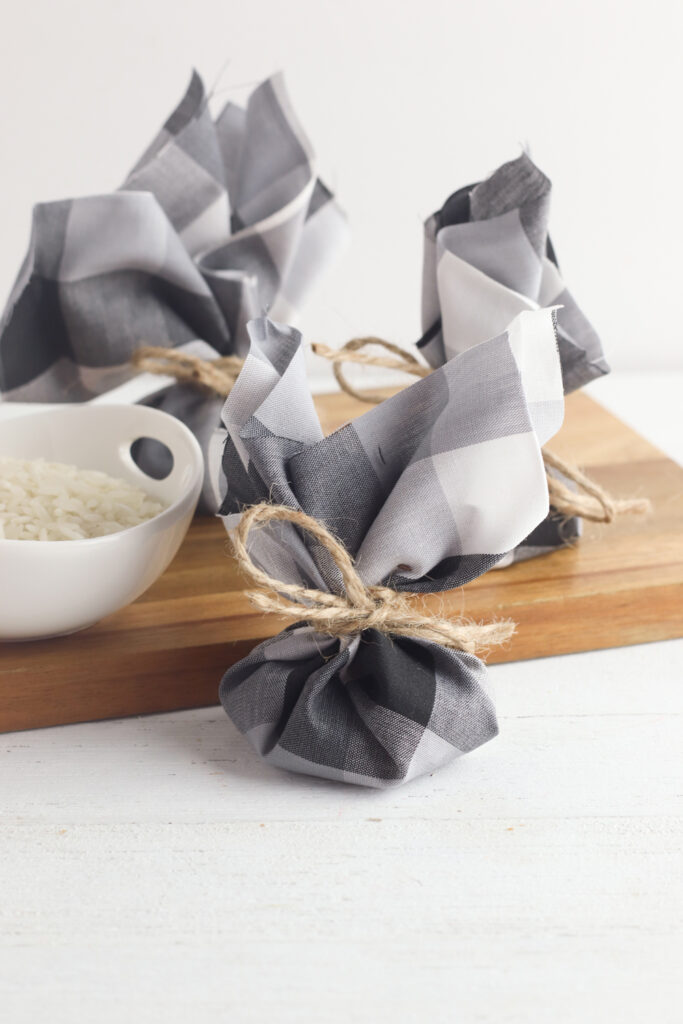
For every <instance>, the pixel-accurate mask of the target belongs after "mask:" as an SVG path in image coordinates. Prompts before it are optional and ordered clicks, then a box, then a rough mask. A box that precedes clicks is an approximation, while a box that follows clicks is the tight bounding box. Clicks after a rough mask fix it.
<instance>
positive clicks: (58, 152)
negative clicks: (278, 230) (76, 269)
mask: <svg viewBox="0 0 683 1024" xmlns="http://www.w3.org/2000/svg"><path fill="white" fill-rule="evenodd" d="M682 29H683V5H681V4H680V3H677V2H673V0H671V2H669V0H651V2H649V3H642V2H640V0H621V2H612V0H573V2H567V3H565V2H559V0H555V2H553V0H514V2H513V0H466V2H465V0H444V2H442V0H393V2H385V0H345V2H341V0H288V2H279V3H278V2H277V0H242V2H235V0H192V2H182V0H116V2H114V0H105V2H103V0H32V2H31V3H27V4H23V5H19V4H16V3H15V4H12V5H11V10H10V9H9V5H8V6H7V7H6V8H5V13H4V18H3V23H2V41H1V43H0V47H1V50H0V53H1V57H2V59H1V60H0V115H1V118H2V120H1V122H0V123H1V132H0V147H1V150H2V151H1V153H0V156H1V157H2V159H1V162H0V167H1V168H2V188H1V189H0V213H1V218H0V224H1V232H2V234H1V242H0V293H2V296H3V300H4V296H5V295H6V293H7V291H8V290H9V288H10V285H11V283H12V280H13V278H14V275H15V273H16V271H17V269H18V266H19V263H20V261H21V258H22V256H23V253H24V250H25V247H26V243H27V239H28V231H29V223H30V209H31V205H32V204H33V203H34V202H35V201H38V200H47V199H56V198H61V197H65V196H69V195H78V194H87V193H92V192H99V191H103V190H107V189H110V188H113V187H115V186H117V185H118V184H119V183H120V181H121V179H122V178H123V176H124V175H125V173H126V171H127V170H128V168H129V166H130V165H131V164H132V163H133V162H134V161H135V159H136V158H137V156H138V155H139V153H140V151H141V150H142V149H143V148H144V146H145V145H146V143H147V142H148V140H149V139H150V138H151V136H152V135H153V133H154V132H155V131H156V130H157V128H158V127H159V126H160V124H161V122H162V121H163V120H164V119H165V117H166V116H167V114H168V113H169V111H170V110H171V108H172V107H173V106H174V104H175V103H176V101H177V99H178V98H179V97H180V95H181V93H182V92H183V90H184V88H185V85H186V82H187V79H188V77H189V74H190V70H191V67H192V66H193V65H195V66H196V67H197V68H198V70H199V71H200V73H202V75H203V76H204V78H205V80H206V81H207V83H211V82H212V80H213V79H214V78H215V77H216V76H217V75H218V74H219V72H220V70H221V67H222V66H223V65H224V63H225V61H226V60H229V64H228V66H227V68H226V70H225V71H224V74H223V76H222V78H221V86H220V88H221V94H220V99H221V100H222V99H225V98H227V97H228V95H230V91H231V90H232V91H233V92H234V94H235V95H236V96H237V97H238V98H239V97H241V96H244V95H245V94H246V92H247V88H246V85H247V84H255V83H256V81H257V80H259V79H260V78H262V77H264V76H266V75H268V74H269V73H271V72H272V71H274V70H276V69H278V68H283V69H284V70H285V72H286V75H287V81H288V85H289V88H290V92H291V94H292V97H293V101H294V105H295V108H296V109H297V111H298V112H299V114H300V116H301V119H302V121H303V124H304V125H305V127H306V128H307V130H308V133H309V135H310V137H311V139H312V141H313V144H314V146H315V148H316V150H317V152H318V155H319V158H320V168H321V172H322V173H323V175H324V176H325V177H326V179H327V181H328V183H330V184H331V185H332V186H333V187H334V188H335V189H336V191H337V194H338V196H339V199H340V201H341V202H342V204H343V205H344V207H345V208H346V210H347V212H348V214H349V216H350V219H351V225H352V229H353V243H352V246H351V248H350V250H349V251H348V252H347V253H346V255H345V256H344V257H343V259H342V260H341V261H340V262H339V263H338V265H337V267H336V268H335V270H334V272H333V273H332V274H331V275H330V276H329V277H328V279H327V280H326V282H325V284H324V285H323V287H322V288H321V289H320V290H319V292H318V293H317V295H316V297H315V300H314V301H313V302H312V303H311V305H310V306H309V308H308V310H307V312H306V315H305V317H304V321H303V325H302V326H303V328H304V330H305V332H306V335H307V336H308V337H310V338H313V337H316V338H318V339H324V340H326V341H329V342H331V343H334V344H336V343H338V342H341V341H343V340H345V339H346V338H348V337H349V336H350V335H353V334H358V333H371V332H374V333H379V334H382V335H383V336H385V337H390V338H393V339H395V340H398V341H402V342H410V341H413V340H414V339H415V338H416V337H417V336H418V334H419V293H420V265H421V237H422V233H421V221H422V220H423V218H424V217H425V216H427V215H428V214H429V213H431V212H432V210H433V209H434V208H436V207H437V206H439V205H440V204H441V202H442V201H443V199H444V198H445V197H446V195H447V194H448V193H450V192H451V191H452V190H453V189H455V188H456V187H459V186H460V185H463V184H467V183H469V182H472V181H474V180H477V179H478V178H480V177H481V176H483V175H486V174H487V173H489V172H490V171H491V170H493V169H494V168H495V167H496V166H497V165H498V164H499V163H501V162H503V161H504V160H506V159H509V158H511V157H513V156H515V155H516V154H517V153H518V152H519V144H520V142H527V143H528V144H529V145H530V146H531V152H532V155H533V157H534V159H535V160H536V161H537V162H538V163H539V164H540V166H541V167H542V168H543V169H544V170H545V171H546V172H547V173H548V174H549V175H550V177H551V178H552V179H553V182H554V186H555V194H554V199H553V214H552V221H551V228H552V235H553V239H554V242H555V245H556V248H557V250H558V252H559V257H560V262H561V265H562V269H563V271H564V275H565V279H566V280H567V282H568V284H569V286H570V288H571V290H572V291H573V292H574V294H575V295H576V297H577V298H578V299H579V301H580V302H581V304H582V305H583V307H584V309H585V311H586V313H587V314H588V315H589V317H590V318H591V319H592V320H593V322H594V323H595V325H596V327H597V328H598V329H599V331H600V332H601V334H602V336H603V340H604V344H605V348H606V349H607V352H608V356H609V358H610V361H611V362H612V365H613V366H614V368H620V369H636V368H652V369H666V368H674V367H676V368H683V345H682V341H683V338H682V333H683V332H682V331H681V327H680V321H679V311H678V308H677V302H676V299H677V296H678V291H679V281H680V276H681V270H682V269H683V267H682V263H683V260H682V256H681V254H682V252H683V214H682V213H681V208H682V206H683V204H682V203H681V200H680V191H681V184H680V179H681V166H682V164H683V161H682V157H683V144H682V140H681V99H682V96H683V74H682V72H681V55H680V51H681V43H682V41H683V39H682V36H683V32H682ZM223 90H226V91H223ZM3 300H0V301H3ZM319 372H320V371H319Z"/></svg>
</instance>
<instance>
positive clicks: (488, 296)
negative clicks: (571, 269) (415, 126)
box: [418, 153, 609, 564]
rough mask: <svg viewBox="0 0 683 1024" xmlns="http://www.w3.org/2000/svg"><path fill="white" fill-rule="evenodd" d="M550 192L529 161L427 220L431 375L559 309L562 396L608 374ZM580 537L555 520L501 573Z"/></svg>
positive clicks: (425, 311) (426, 342) (504, 169)
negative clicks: (554, 219)
mask: <svg viewBox="0 0 683 1024" xmlns="http://www.w3.org/2000/svg"><path fill="white" fill-rule="evenodd" d="M551 190H552V186H551V182H550V180H549V179H548V178H547V177H546V176H545V174H543V172H542V171H541V170H540V169H539V168H538V167H537V166H536V165H535V164H534V163H533V161H532V160H531V159H530V157H529V156H528V155H527V154H526V153H523V154H522V155H521V156H520V157H518V158H517V159H516V160H512V161H510V162H509V163H506V164H503V165H502V166H501V167H499V168H498V170H497V171H495V172H494V173H493V174H492V175H491V176H490V177H489V178H487V179H486V180H485V181H482V182H480V183H479V184H478V185H474V186H469V187H465V188H461V189H459V190H458V191H457V192H455V193H454V194H453V195H452V196H450V198H449V199H447V200H446V202H445V203H444V205H443V207H442V208H441V210H439V211H438V212H437V213H435V214H434V215H433V216H432V217H430V218H429V219H428V220H427V222H426V224H425V247H424V263H423V293H422V327H423V330H424V332H425V333H424V335H423V337H422V338H421V339H420V341H419V342H418V348H419V349H420V351H421V353H422V355H423V356H424V357H425V359H426V360H427V361H428V362H429V363H430V365H432V366H440V365H441V364H442V363H443V362H445V361H446V360H448V359H451V358H452V357H453V356H454V355H456V354H458V353H459V352H463V351H464V350H465V349H468V348H470V347H471V346H472V345H476V344H478V343H479V342H481V341H483V340H485V339H486V338H489V337H491V336H492V335H493V334H495V333H497V332H498V331H500V330H501V329H502V328H503V327H504V325H505V324H507V323H508V322H509V320H510V319H511V317H513V316H514V315H515V314H516V313H518V312H519V311H521V310H523V309H537V308H538V307H539V306H545V307H548V306H557V307H559V308H558V309H557V313H556V316H557V337H558V346H559V354H560V363H561V366H562V380H563V385H564V392H565V394H569V393H570V392H571V391H574V390H576V389H577V388H580V387H582V386H583V385H584V384H587V383H588V381H590V380H593V379H594V378H595V377H598V376H600V375H601V374H605V373H608V372H609V366H608V365H607V362H606V361H605V357H604V354H603V350H602V345H601V343H600V339H599V337H598V335H597V334H596V332H595V330H594V329H593V327H592V326H591V325H590V323H589V322H588V320H587V319H586V317H585V316H584V314H583V313H582V312H581V310H580V309H579V307H578V306H577V304H576V302H575V301H574V299H573V298H572V296H571V294H570V292H569V291H568V290H567V288H566V286H565V284H564V282H563V281H562V278H561V276H560V272H559V269H558V265H557V258H556V256H555V253H554V250H553V246H552V244H551V241H550V236H549V234H548V217H549V212H550V198H551ZM550 472H551V473H556V471H555V470H550ZM556 475H559V476H560V478H561V479H562V480H563V482H565V483H567V482H568V481H565V480H564V479H563V478H562V477H561V474H556ZM580 532H581V522H580V520H579V519H578V518H576V517H574V516H571V517H568V516H566V515H561V514H557V513H555V512H554V510H551V513H550V515H549V516H548V518H547V519H546V520H545V521H544V522H543V523H541V524H540V525H539V526H538V527H537V528H536V529H535V530H534V531H533V532H532V533H531V535H530V536H529V537H527V538H525V539H524V541H523V542H522V543H521V544H520V545H519V546H518V547H517V548H516V549H515V551H514V552H511V553H510V554H509V555H508V558H507V559H506V561H505V563H502V564H509V563H510V562H513V561H522V560H524V559H526V558H531V557H534V556H535V555H539V554H545V553H548V552H550V551H553V550H555V549H556V548H558V547H562V546H564V545H566V544H569V543H572V542H573V541H574V540H576V538H577V537H579V536H580Z"/></svg>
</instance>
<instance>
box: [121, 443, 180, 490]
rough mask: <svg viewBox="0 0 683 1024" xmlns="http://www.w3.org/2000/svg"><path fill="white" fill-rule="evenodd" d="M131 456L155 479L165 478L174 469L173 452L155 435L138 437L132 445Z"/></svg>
mask: <svg viewBox="0 0 683 1024" xmlns="http://www.w3.org/2000/svg"><path fill="white" fill-rule="evenodd" d="M130 457H131V459H132V460H133V462H134V463H135V465H136V466H137V467H138V469H141V470H142V472H143V473H146V474H147V476H151V477H152V479H153V480H165V479H166V477H167V476H170V475H171V471H172V470H173V452H172V451H171V449H170V448H169V447H168V445H167V444H164V442H163V441H158V440H157V439H156V438H155V437H138V438H136V440H135V441H133V443H132V444H131V446H130Z"/></svg>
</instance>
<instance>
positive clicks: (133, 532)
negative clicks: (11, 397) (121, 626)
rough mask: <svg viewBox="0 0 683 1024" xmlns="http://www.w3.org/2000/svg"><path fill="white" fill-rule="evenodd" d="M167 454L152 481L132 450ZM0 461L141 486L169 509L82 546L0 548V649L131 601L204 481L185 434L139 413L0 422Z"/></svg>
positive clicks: (105, 411)
mask: <svg viewBox="0 0 683 1024" xmlns="http://www.w3.org/2000/svg"><path fill="white" fill-rule="evenodd" d="M141 437H151V438H154V439H155V440H158V441H161V442H162V443H163V444H165V445H167V446H168V448H169V449H170V450H171V453H172V455H173V469H172V470H171V473H170V474H169V476H167V477H166V478H165V479H164V480H154V479H152V477H149V476H147V474H146V473H143V471H142V470H141V469H139V468H138V466H137V465H136V464H135V462H134V461H133V459H132V457H131V452H130V449H131V445H132V444H133V442H134V441H136V440H137V439H138V438H141ZM0 455H9V456H12V457H14V458H19V459H33V458H38V457H40V456H42V457H43V458H45V459H46V460H47V461H50V462H66V463H72V464H73V465H75V466H78V467H79V468H80V469H99V470H102V471H104V472H105V473H109V474H110V475H111V476H114V477H119V478H122V479H125V480H128V481H130V483H132V484H135V485H136V486H138V487H142V488H143V489H144V490H145V491H146V492H147V493H148V494H150V495H151V496H152V497H154V498H157V499H159V500H160V501H162V502H163V503H164V504H166V505H167V506H168V507H167V508H166V509H165V510H164V511H163V512H161V513H160V514H159V515H158V516H155V517H154V518H153V519H149V520H148V521H147V522H145V523H141V524H140V525H139V526H133V527H129V528H128V529H126V530H122V531H121V532H120V533H113V534H109V535H107V536H105V537H93V538H92V539H89V540H65V541H37V540H3V539H0V640H30V639H36V638H38V637H49V636H58V635H61V634H63V633H73V632H75V631H76V630H78V629H84V628H85V627H86V626H90V625H92V624H93V623H94V622H97V621H98V620H99V619H101V618H102V617H103V616H105V615H109V614H110V613H111V612H115V611H116V610H117V609H119V608H122V607H123V606H124V605H126V604H129V603H130V602H131V601H134V600H135V598H136V597H139V596H140V594H142V593H143V591H145V590H146V589H147V588H148V587H149V586H150V585H151V584H152V583H153V582H154V581H155V580H156V579H157V577H158V576H160V575H161V573H162V572H163V571H164V569H165V568H166V567H167V565H168V564H169V562H170V561H171V559H172V558H173V556H174V555H175V553H176V551H177V550H178V548H179V547H180V543H181V541H182V539H183V537H184V536H185V533H186V531H187V528H188V526H189V524H190V520H191V519H192V515H193V513H194V510H195V507H196V504H197V500H198V498H199V492H200V490H201V486H202V478H203V457H202V453H201V449H200V447H199V445H198V444H197V441H196V439H195V437H194V435H193V434H192V433H191V432H190V431H189V430H188V429H187V427H185V426H184V425H183V424H182V423H181V422H180V421H179V420H176V419H174V418H173V417H172V416H168V415H167V414H166V413H163V412H159V411H158V410H157V409H150V408H148V407H146V406H142V405H89V404H87V405H62V406H57V407H55V406H50V407H49V408H48V407H46V408H45V409H44V411H41V412H32V413H30V414H24V415H20V416H14V417H12V418H8V419H5V418H0Z"/></svg>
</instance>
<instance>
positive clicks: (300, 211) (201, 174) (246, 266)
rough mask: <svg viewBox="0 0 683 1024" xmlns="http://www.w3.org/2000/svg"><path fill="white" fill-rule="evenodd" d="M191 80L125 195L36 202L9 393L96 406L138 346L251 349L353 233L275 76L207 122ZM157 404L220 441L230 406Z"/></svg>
mask: <svg viewBox="0 0 683 1024" xmlns="http://www.w3.org/2000/svg"><path fill="white" fill-rule="evenodd" d="M208 99H209V98H208V97H207V95H206V93H205V91H204V86H203V85H202V82H201V80H200V78H199V77H198V75H197V74H194V75H193V77H192V80H191V82H190V85H189V88H188V90H187V92H186V93H185V95H184V97H183V99H182V100H181V102H180V104H179V105H178V107H177V108H176V109H175V110H174V111H173V113H172V114H171V116H170V117H169V118H168V120H167V121H166V124H165V125H164V127H163V128H162V130H161V132H160V133H159V134H158V135H157V137H156V138H155V139H154V141H153V142H152V144H151V145H150V146H149V148H148V149H147V150H146V152H145V153H144V155H143V156H142V157H141V158H140V160H139V161H138V163H137V165H136V166H135V167H134V169H133V170H132V171H131V173H130V174H129V176H128V178H127V179H126V181H125V182H124V184H123V186H122V187H121V189H119V190H118V191H117V192H113V193H109V194H106V195H96V196H87V197H85V198H80V199H71V200H64V201H60V202H51V203H41V204H39V205H37V206H36V207H35V208H34V211H33V227H32V235H31V242H30V247H29V251H28V254H27V256H26V258H25V261H24V265H23V267H22V269H21V271H20V273H19V276H18V279H17V281H16V283H15V285H14V288H13V290H12V293H11V295H10V299H9V302H8V306H7V309H6V312H5V314H4V317H3V320H2V323H1V324H0V393H1V394H2V398H3V399H5V400H7V399H10V400H12V399H14V400H17V401H29V402H36V401H38V402H63V401H87V400H89V399H91V398H93V397H94V396H98V395H102V394H103V393H105V392H107V391H109V390H110V389H112V388H114V387H116V386H118V385H120V384H121V383H122V382H123V381H125V380H127V379H128V378H129V377H130V376H131V369H130V365H129V359H130V357H131V355H132V353H133V352H134V351H135V349H136V348H137V347H138V346H139V345H140V344H141V343H143V342H144V343H147V344H152V345H165V346H177V345H182V344H184V343H186V342H189V341H191V340H192V339H195V338H200V339H202V340H203V341H204V342H207V343H208V344H209V345H210V346H212V348H213V349H214V350H215V352H216V353H219V354H222V355H224V354H228V353H237V354H240V355H241V354H243V353H244V351H246V348H247V347H248V340H247V333H246V323H247V321H248V320H249V319H251V318H252V317H254V316H260V315H262V313H263V312H264V310H265V309H269V310H270V311H271V313H272V315H275V316H280V317H283V318H286V319H288V320H291V319H292V318H293V317H295V316H296V313H297V311H298V310H299V308H300V306H301V304H302V302H303V301H304V299H305V297H306V295H307V293H308V291H309V289H310V288H311V287H312V285H313V284H314V283H315V281H316V280H317V278H318V276H319V275H320V273H321V272H322V271H323V270H325V269H326V266H327V264H328V263H329V261H330V259H331V258H332V257H333V256H334V255H335V254H336V252H337V250H338V248H339V245H340V244H341V243H342V242H343V241H344V239H345V236H346V233H347V226H346V222H345V219H344V217H343V215H342V214H341V212H340V210H339V208H338V207H337V205H336V204H335V203H334V202H333V201H332V197H331V193H330V192H329V190H328V189H327V188H326V187H325V185H323V183H322V182H321V181H320V180H319V179H318V177H317V175H316V171H315V160H314V155H313V151H312V149H311V145H310V143H309V141H308V139H307V138H306V135H305V134H304V132H303V130H302V128H301V126H300V124H299V122H298V120H297V118H296V116H295V114H294V112H293V110H292V107H291V104H290V102H289V99H288V97H287V93H286V91H285V87H284V83H283V80H282V78H281V76H279V75H276V76H274V77H273V78H270V79H268V80H266V81H265V82H263V83H262V84H261V85H259V86H258V87H257V88H256V89H255V90H254V91H253V92H252V93H251V95H250V96H249V98H248V102H247V104H246V108H244V109H242V108H240V107H238V106H236V105H235V104H233V103H228V104H227V105H226V106H225V107H224V108H223V110H222V111H221V112H220V114H219V115H218V117H217V118H215V119H214V118H213V117H212V115H211V113H210V111H209V106H208ZM156 404H158V405H160V407H161V408H164V409H165V410H166V411H169V412H172V413H173V414H175V415H177V416H179V417H180V418H181V419H183V420H185V422H187V423H188V425H189V426H190V427H191V428H192V429H194V430H195V433H197V434H198V436H200V437H202V436H204V435H205V434H206V433H207V431H208V433H211V432H212V430H213V429H214V428H215V425H216V423H217V422H218V414H219V409H220V403H218V402H207V401H206V400H204V399H203V400H198V396H197V393H196V391H195V390H194V389H191V388H188V387H187V386H180V385H179V386H175V387H173V388H172V389H171V391H170V392H168V393H167V394H166V395H165V396H164V397H163V398H162V399H161V400H160V401H158V402H157V403H156Z"/></svg>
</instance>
